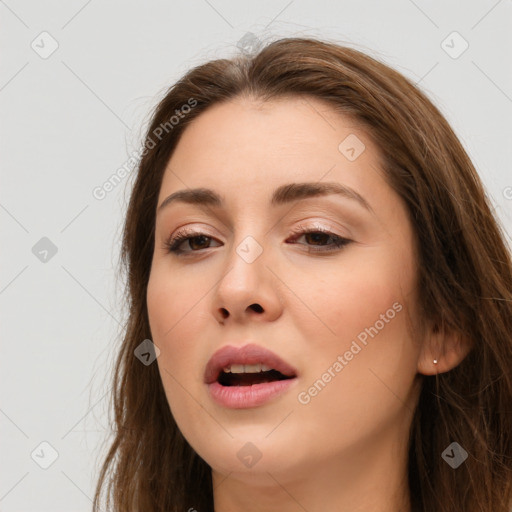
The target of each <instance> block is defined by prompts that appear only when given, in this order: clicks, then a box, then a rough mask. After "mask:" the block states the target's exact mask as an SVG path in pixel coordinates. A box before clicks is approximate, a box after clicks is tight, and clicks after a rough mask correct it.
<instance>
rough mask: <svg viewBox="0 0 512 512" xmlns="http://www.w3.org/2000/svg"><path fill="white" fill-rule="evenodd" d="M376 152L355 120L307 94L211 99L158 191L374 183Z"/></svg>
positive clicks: (184, 136) (188, 132)
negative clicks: (217, 101)
mask: <svg viewBox="0 0 512 512" xmlns="http://www.w3.org/2000/svg"><path fill="white" fill-rule="evenodd" d="M380 174H381V173H380V156H379V150H378V148H377V147H376V145H375V144H374V143H373V141H372V140H371V139H370V137H369V136H368V135H367V134H366V131H365V130H364V128H363V127H362V125H361V124H360V123H358V122H357V121H355V120H353V119H351V118H350V117H348V116H345V115H340V114H339V113H336V112H335V111H334V109H333V107H332V106H331V105H329V104H328V103H326V102H323V101H321V100H318V99H316V98H311V97H287V98H280V99H278V100H273V101H269V102H262V101H260V100H255V99H250V98H236V99H234V100H231V101H229V102H225V103H222V104H215V105H213V106H212V107H210V108H208V109H207V110H206V111H205V112H203V113H202V114H201V115H199V116H198V117H197V118H196V119H195V120H194V121H193V122H192V123H191V124H190V125H189V126H188V127H187V129H186V130H185V132H184V133H183V134H182V137H181V139H180V141H179V143H178V145H177V147H176V148H175V151H174V153H173V155H172V156H171V158H170V160H169V162H168V165H167V168H166V171H165V174H164V179H163V182H162V190H161V196H162V195H163V194H164V193H168V192H169V191H172V190H171V189H177V188H184V187H196V186H205V187H209V188H213V187H216V188H222V189H226V190H228V189H229V190H233V189H234V188H238V189H239V190H240V191H241V192H242V191H247V190H252V191H253V192H255V191H256V190H260V189H265V188H267V189H268V187H269V186H272V187H274V188H275V186H277V185H278V184H280V183H279V182H281V184H282V183H289V182H293V181H300V182H304V181H320V180H327V181H333V180H334V181H339V182H343V183H344V184H346V185H348V186H351V187H353V188H357V187H360V188H362V189H364V188H372V187H375V184H376V183H375V180H376V179H377V180H379V179H380V181H381V182H382V181H383V178H382V176H380Z"/></svg>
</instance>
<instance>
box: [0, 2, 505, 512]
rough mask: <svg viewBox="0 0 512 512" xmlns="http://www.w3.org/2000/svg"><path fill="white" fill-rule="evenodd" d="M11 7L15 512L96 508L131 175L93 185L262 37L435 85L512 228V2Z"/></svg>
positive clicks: (8, 462)
mask: <svg viewBox="0 0 512 512" xmlns="http://www.w3.org/2000/svg"><path fill="white" fill-rule="evenodd" d="M0 16H1V23H2V29H1V31H0V38H1V44H2V48H3V51H2V59H1V62H0V104H1V112H0V119H1V142H0V144H1V171H2V186H1V188H0V221H1V227H2V230H1V236H2V242H1V243H2V248H3V250H2V251H1V266H0V269H1V274H0V305H1V307H2V315H3V316H2V322H1V323H0V329H1V343H2V347H1V350H2V356H1V360H0V364H1V366H0V379H1V381H0V382H1V402H0V432H1V433H0V450H1V455H0V457H1V461H2V462H1V465H0V468H1V469H0V471H1V473H0V510H1V511H2V512H13V511H27V512H28V511H38V512H41V511H52V512H59V511H66V512H69V511H88V510H90V509H91V497H92V495H93V489H94V483H95V480H96V478H97V472H98V467H99V461H100V460H101V457H102V455H103V453H104V449H105V447H104V446H102V441H103V440H104V439H105V436H106V433H107V430H106V429H107V425H108V416H107V405H108V403H107V396H108V395H106V393H107V392H108V390H109V384H110V375H111V365H112V361H113V356H114V353H115V348H116V346H117V345H116V343H117V338H116V333H118V332H119V326H120V323H121V322H122V319H123V315H124V312H123V308H122V304H121V299H120V297H121V295H120V293H121V290H122V289H121V283H120V282H116V279H115V270H116V269H115V265H116V263H117V258H118V249H119V236H120V232H121V225H122V219H123V212H124V208H125V206H126V201H127V197H128V191H129V185H130V179H129V178H127V179H125V180H124V182H123V183H121V184H120V185H119V186H117V187H116V188H115V189H114V190H113V191H112V192H110V193H109V194H108V195H107V197H105V198H104V199H103V200H98V199H96V198H95V197H94V196H93V194H92V191H93V189H94V188H95V187H97V186H101V185H102V184H103V183H104V182H105V181H106V180H107V179H108V178H109V176H111V175H112V174H113V173H114V172H115V171H116V170H117V169H118V168H119V167H121V166H122V165H123V164H124V163H125V162H126V161H127V159H128V158H129V156H130V155H131V153H132V151H135V150H138V149H139V148H140V145H141V135H142V133H143V129H144V127H145V123H146V122H147V120H148V113H149V111H150V109H151V108H152V107H153V106H154V105H155V103H156V101H157V100H158V99H159V98H160V97H161V94H162V93H163V91H164V90H165V89H166V88H167V87H168V86H169V85H170V84H171V83H172V82H173V81H174V80H176V79H177V78H178V77H179V76H180V75H181V74H182V73H183V72H185V71H186V70H187V69H188V68H190V67H191V66H193V65H196V64H199V63H201V62H203V61H204V60H207V59H210V58H218V57H224V56H230V55H232V54H234V53H235V52H237V51H238V49H237V43H238V41H240V39H241V38H242V37H243V36H244V35H245V34H246V33H247V32H252V33H254V34H255V35H256V36H257V37H259V38H260V39H261V40H262V41H268V40H273V39H276V38H278V37H283V36H287V35H304V36H320V37H328V38H333V39H336V40H337V41H339V42H340V43H343V42H344V43H346V44H348V45H350V46H353V47H356V48H358V49H361V50H363V51H367V52H368V53H370V54H371V55H372V56H374V57H377V58H379V59H381V60H383V61H385V62H387V63H388V64H389V65H391V66H393V67H394V68H396V69H397V70H399V71H401V72H402V73H403V74H405V75H406V76H408V77H409V78H411V79H412V80H414V82H417V83H419V84H420V86H421V87H422V88H423V90H424V91H426V92H427V94H428V96H429V97H430V98H431V99H432V100H433V101H434V102H435V104H436V105H437V106H438V107H439V108H440V109H441V111H442V112H443V113H444V114H445V115H446V117H447V119H448V121H449V122H450V123H451V124H452V126H453V128H454V129H455V131H456V132H457V134H458V135H459V136H460V138H461V140H462V142H463V144H464V146H465V147H466V149H467V151H468V152H469V154H470V156H471V157H472V158H473V161H474V162H475V164H476V167H477V169H478V171H479V173H480V175H481V177H482V179H483V181H484V184H485V185H486V187H487V190H488V192H489V195H490V197H491V198H492V201H493V204H494V207H495V209H496V214H497V215H498V217H499V218H500V219H501V221H502V223H503V225H504V227H505V229H506V230H507V232H508V233H509V234H510V233H512V173H511V170H510V169H511V162H512V152H511V151H512V150H511V146H512V144H511V135H512V115H511V114H512V72H511V68H510V64H509V62H510V55H512V48H511V46H512V45H511V43H512V1H511V0H501V1H496V0H489V1H488V0H482V1H472V2H468V1H466V2H446V1H444V0H443V1H441V0H438V1H420V0H415V1H414V2H413V1H412V0H393V1H386V2H381V1H350V2H349V1H341V2H332V1H328V0H315V1H301V0H294V1H290V0H283V1H281V0H279V1H274V2H270V1H259V2H247V1H243V2H235V1H234V0H209V1H206V0H193V1H189V2H186V1H184V0H182V1H167V2H163V1H156V0H152V1H144V2H142V1H139V2H135V1H123V2H121V1H117V2H115V1H103V2H102V1H100V0H89V1H86V0H73V1H67V2H64V1H61V2H57V1H46V2H37V1H34V0H32V1H25V2H21V1H16V0H5V1H1V0H0ZM45 31H46V32H48V33H49V34H50V35H41V33H42V32H45ZM454 31H456V32H458V33H459V34H460V36H457V35H455V36H454V35H450V34H452V32H454ZM443 41H444V43H443ZM464 41H467V44H469V46H468V48H467V49H466V51H464V52H463V53H461V51H462V50H463V49H464V47H465V44H466V43H465V42H464ZM56 44H58V48H57V49H56V50H55V51H54V52H53V53H51V55H49V53H50V52H51V50H52V45H54V46H55V45H56ZM132 176H133V174H132ZM42 238H45V239H44V240H42V241H41V239H42ZM52 247H54V248H56V250H57V252H56V253H55V254H53V252H52ZM45 251H47V252H45ZM53 251H55V249H53ZM42 442H47V443H49V445H51V447H50V446H48V445H41V443H42ZM53 450H55V453H54V452H53ZM55 455H58V456H57V458H56V459H55ZM54 459H55V460H54ZM48 465H49V466H48ZM41 466H48V467H47V469H43V467H41Z"/></svg>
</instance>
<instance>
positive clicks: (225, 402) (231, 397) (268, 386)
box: [208, 377, 297, 409]
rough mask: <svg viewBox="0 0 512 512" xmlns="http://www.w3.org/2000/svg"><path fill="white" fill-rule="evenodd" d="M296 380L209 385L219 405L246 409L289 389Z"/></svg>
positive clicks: (267, 400) (263, 402)
mask: <svg viewBox="0 0 512 512" xmlns="http://www.w3.org/2000/svg"><path fill="white" fill-rule="evenodd" d="M296 380H297V379H296V378H295V377H294V378H292V379H286V380H277V381H273V382H263V383H261V384H253V385H252V386H223V385H222V384H219V383H218V382H213V383H212V384H209V385H208V390H209V392H210V396H211V397H212V399H213V400H214V401H215V402H217V403H218V404H219V405H222V406H223V407H228V408H230V409H245V408H248V407H257V406H258V405H263V404H265V403H267V402H269V401H270V400H272V399H273V398H276V397H277V396H279V395H281V394H283V393H284V392H285V391H287V390H288V389H289V388H290V386H291V385H292V384H294V383H295V382H296Z"/></svg>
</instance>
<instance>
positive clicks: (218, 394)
mask: <svg viewBox="0 0 512 512" xmlns="http://www.w3.org/2000/svg"><path fill="white" fill-rule="evenodd" d="M257 363H262V364H266V365H267V366H269V367H270V368H272V369H274V370H277V371H279V372H281V373H282V374H283V375H286V376H288V377H293V378H290V379H286V380H280V381H273V382H264V383H261V384H253V385H252V386H223V385H221V384H220V383H219V382H217V379H218V377H219V375H220V372H221V371H222V369H223V368H224V367H226V366H229V365H231V364H257ZM296 377H297V371H296V369H295V368H293V366H291V365H290V364H288V363H287V362H285V361H283V359H281V358H280V357H279V356H278V355H276V354H274V353H273V352H271V351H269V350H267V349H265V348H263V347H260V346H258V345H255V344H248V345H244V346H243V347H240V348H238V347H234V346H232V345H227V346H225V347H222V348H221V349H219V350H217V352H215V354H213V356H212V357H211V359H210V360H209V361H208V364H207V365H206V369H205V374H204V381H205V383H206V384H207V385H208V391H209V393H210V396H211V398H212V399H213V400H214V401H216V402H217V403H218V404H219V405H222V406H224V407H229V408H233V409H242V408H247V407H256V406H258V405H262V404H263V403H265V402H267V401H269V400H270V399H272V398H274V397H276V396H278V395H280V394H281V393H284V392H285V391H286V390H287V389H288V388H289V387H290V386H291V385H292V384H295V383H296V382H297V379H296Z"/></svg>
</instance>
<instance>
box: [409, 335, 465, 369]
mask: <svg viewBox="0 0 512 512" xmlns="http://www.w3.org/2000/svg"><path fill="white" fill-rule="evenodd" d="M470 350H471V343H470V342H469V340H467V339H465V338H463V337H462V335H461V334H460V333H456V332H453V331H451V330H448V329H446V328H445V326H444V325H442V326H441V327H439V326H438V325H435V326H434V327H433V328H432V329H431V330H430V332H429V333H428V335H427V336H426V337H425V339H424V340H423V346H422V348H421V350H420V354H419V357H418V372H419V373H421V374H423V375H436V374H438V373H445V372H449V371H450V370H452V369H453V368H455V367H456V366H458V365H459V364H460V363H461V362H462V360H463V359H464V358H465V357H466V356H467V355H468V354H469V352H470ZM434 361H437V363H434Z"/></svg>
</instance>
